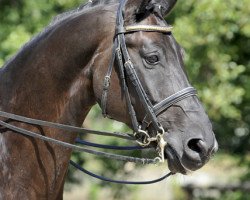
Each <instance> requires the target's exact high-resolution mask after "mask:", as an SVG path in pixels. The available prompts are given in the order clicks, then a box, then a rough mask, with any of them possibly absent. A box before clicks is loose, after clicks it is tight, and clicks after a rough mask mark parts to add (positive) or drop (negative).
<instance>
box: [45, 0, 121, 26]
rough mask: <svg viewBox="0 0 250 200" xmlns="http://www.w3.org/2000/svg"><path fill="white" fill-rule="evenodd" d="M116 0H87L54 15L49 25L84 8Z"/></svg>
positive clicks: (115, 0) (82, 10)
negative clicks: (71, 8)
mask: <svg viewBox="0 0 250 200" xmlns="http://www.w3.org/2000/svg"><path fill="white" fill-rule="evenodd" d="M116 2H117V0H92V1H91V0H89V1H88V2H86V3H83V4H81V5H80V6H79V7H77V8H75V9H73V10H70V11H66V12H64V13H61V14H59V15H57V16H55V17H54V19H53V20H52V21H51V23H50V25H49V26H53V25H55V24H57V23H59V22H61V21H63V20H64V19H67V18H68V17H70V16H72V15H74V14H78V13H81V12H84V11H85V10H86V9H88V8H93V7H95V6H98V5H107V4H111V3H116Z"/></svg>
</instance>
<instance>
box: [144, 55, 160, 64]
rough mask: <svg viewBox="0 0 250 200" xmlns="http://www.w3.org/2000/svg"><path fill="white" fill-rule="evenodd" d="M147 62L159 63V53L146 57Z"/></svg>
mask: <svg viewBox="0 0 250 200" xmlns="http://www.w3.org/2000/svg"><path fill="white" fill-rule="evenodd" d="M145 60H146V62H147V63H148V64H151V65H152V64H157V63H158V62H159V57H158V56H157V55H151V56H147V57H146V59H145Z"/></svg>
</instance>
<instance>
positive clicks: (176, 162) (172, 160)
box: [165, 145, 192, 175]
mask: <svg viewBox="0 0 250 200" xmlns="http://www.w3.org/2000/svg"><path fill="white" fill-rule="evenodd" d="M165 157H166V159H167V161H168V168H169V170H170V171H171V172H172V173H181V174H183V175H187V174H190V173H191V171H192V170H190V169H188V168H187V167H185V166H184V165H183V164H182V162H181V160H180V158H179V157H178V154H177V153H176V152H175V150H174V149H173V148H172V147H171V146H169V145H168V146H167V147H166V149H165Z"/></svg>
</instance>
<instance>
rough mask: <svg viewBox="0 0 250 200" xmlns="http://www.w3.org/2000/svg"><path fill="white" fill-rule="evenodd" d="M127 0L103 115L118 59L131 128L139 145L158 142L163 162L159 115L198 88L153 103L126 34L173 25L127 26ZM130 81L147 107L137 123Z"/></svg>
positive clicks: (106, 85)
mask: <svg viewBox="0 0 250 200" xmlns="http://www.w3.org/2000/svg"><path fill="white" fill-rule="evenodd" d="M125 3H126V0H121V1H120V5H119V8H118V12H117V19H116V32H115V38H114V45H113V50H112V57H111V60H110V64H109V67H108V71H107V74H106V76H105V79H104V84H103V85H104V86H103V93H102V100H101V107H102V113H103V115H104V117H106V116H107V97H108V90H109V86H110V79H111V73H112V69H113V65H114V62H115V61H117V65H118V68H119V75H120V81H121V85H122V91H123V93H124V96H125V99H126V104H127V108H128V113H129V115H130V118H131V122H132V127H133V130H134V136H135V137H136V138H137V139H138V140H137V143H138V144H139V145H140V146H143V147H147V146H149V145H150V144H151V143H152V142H156V143H157V149H158V151H159V156H160V158H161V162H164V147H165V146H166V144H167V142H166V141H164V139H163V134H164V133H165V131H164V129H163V127H162V126H161V124H160V123H159V122H158V119H157V116H158V115H159V114H160V113H162V112H163V111H165V110H167V109H168V108H169V107H171V106H172V105H174V104H175V103H177V102H179V101H181V100H183V99H185V98H187V97H190V96H196V90H195V89H194V88H193V87H187V88H184V89H183V90H180V91H178V92H176V93H175V94H173V95H171V96H169V97H167V98H165V99H163V100H162V101H160V102H159V103H157V104H156V105H153V104H152V103H151V101H150V99H149V97H148V95H147V94H146V92H145V90H144V88H143V86H142V84H141V82H140V79H139V78H138V75H137V73H136V70H135V68H134V65H133V63H132V61H131V59H130V56H129V53H128V50H127V47H126V42H125V34H127V33H134V32H138V31H146V32H162V33H170V32H171V29H172V27H171V26H158V25H130V26H124V16H123V10H124V7H125ZM128 82H130V83H132V84H130V85H132V86H133V87H134V90H135V91H136V93H137V96H138V97H139V101H140V103H141V104H142V105H143V108H144V112H145V117H144V119H143V121H142V122H141V123H139V122H138V119H137V116H136V112H135V109H134V107H133V105H132V102H131V96H130V93H129V89H128ZM149 125H152V126H153V128H154V130H155V132H156V133H157V134H156V135H155V136H150V134H149V133H148V131H147V128H148V127H149Z"/></svg>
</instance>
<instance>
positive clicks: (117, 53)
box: [0, 0, 196, 185]
mask: <svg viewBox="0 0 250 200" xmlns="http://www.w3.org/2000/svg"><path fill="white" fill-rule="evenodd" d="M125 3H126V0H121V1H120V4H119V8H118V11H117V20H116V33H115V38H114V45H113V49H112V57H111V60H110V63H109V67H108V72H107V74H106V76H105V79H104V85H103V94H102V101H101V108H102V114H103V116H104V117H106V116H107V111H106V107H107V106H106V105H107V97H108V90H109V86H110V78H111V74H112V69H113V65H114V62H115V60H116V61H117V63H118V67H119V73H120V80H121V82H122V90H123V92H124V93H125V99H126V104H127V107H128V110H129V114H130V117H131V121H132V126H133V130H134V134H133V135H132V134H127V133H117V132H114V133H111V132H104V131H97V130H91V129H86V128H78V127H74V126H70V125H65V124H59V123H53V122H48V121H42V120H36V119H31V118H27V117H23V116H19V115H15V114H11V113H7V112H3V111H0V117H4V118H7V119H8V120H7V121H3V120H0V133H3V132H5V131H6V130H5V129H10V130H12V131H13V132H15V133H18V134H22V135H26V136H29V137H33V138H37V139H40V140H43V141H46V142H51V143H54V144H58V145H61V146H64V147H66V148H70V149H72V150H75V151H80V152H85V153H89V154H93V155H98V156H103V157H106V158H110V159H115V160H120V161H126V162H135V163H140V164H156V163H159V162H164V148H165V146H166V145H167V142H166V141H165V140H164V139H163V134H164V132H165V131H164V129H163V127H162V126H161V124H160V123H159V122H158V120H157V116H158V115H159V114H160V113H161V112H163V111H165V110H166V109H168V108H169V107H171V106H172V105H173V104H175V103H177V102H178V101H181V100H182V99H185V98H187V97H190V96H195V95H196V90H195V89H194V88H193V87H187V88H185V89H183V90H181V91H179V92H177V93H175V94H173V95H171V96H169V97H167V98H165V99H164V100H162V101H161V102H159V103H157V104H156V105H152V103H151V101H150V100H149V98H148V96H147V95H146V92H145V90H144V89H143V86H142V84H141V82H140V80H139V78H138V76H137V74H136V71H135V68H134V66H133V63H132V62H131V59H130V56H129V54H128V50H127V48H126V43H125V34H126V33H133V32H138V31H148V32H153V31H154V32H155V31H156V32H162V33H170V32H171V29H172V27H171V26H166V27H165V26H154V25H132V26H126V27H124V18H123V9H124V6H125ZM127 77H128V78H129V80H130V81H131V83H132V85H133V86H134V88H135V90H136V92H137V94H138V96H139V100H140V102H141V103H142V105H143V107H144V110H145V113H146V116H145V118H144V120H143V122H142V124H141V125H139V122H138V120H137V117H136V113H135V110H134V107H133V105H132V103H131V98H130V94H129V90H128V86H127V79H126V78H127ZM9 120H13V121H17V122H21V123H27V124H30V125H39V126H47V127H50V128H55V129H61V130H65V131H70V132H75V133H78V134H80V135H82V134H86V133H92V134H96V135H101V136H111V137H118V138H121V139H126V140H132V141H136V142H137V143H138V144H139V146H112V145H102V144H96V143H91V142H87V141H84V140H81V139H79V138H77V139H76V143H78V144H81V145H85V146H90V147H95V148H103V149H113V150H142V149H146V148H152V147H151V146H150V144H151V143H152V142H157V151H158V153H159V157H156V158H154V159H151V158H137V157H130V156H124V155H118V154H112V153H106V152H101V151H97V150H93V149H89V148H86V147H81V146H78V145H74V144H70V143H67V142H63V141H59V140H56V139H53V138H50V137H46V136H43V135H41V134H38V133H35V132H32V131H28V130H25V129H22V128H19V127H17V126H14V125H11V124H9V123H8V121H9ZM149 124H152V125H153V127H154V129H155V130H156V131H157V135H156V136H155V137H150V135H149V134H148V132H147V130H146V129H147V128H148V126H149ZM1 126H2V127H3V128H4V129H1ZM70 164H71V165H72V166H74V167H75V168H77V169H79V170H80V171H82V172H84V173H86V174H88V175H90V176H92V177H94V178H97V179H100V180H103V181H108V182H112V183H119V184H136V185H139V184H152V183H156V182H160V181H162V180H164V179H166V178H167V177H169V176H170V175H173V173H172V172H169V173H167V174H165V175H164V176H162V177H160V178H158V179H155V180H151V181H120V180H113V179H110V178H106V177H103V176H99V175H96V174H94V173H92V172H90V171H88V170H86V169H84V168H83V167H81V166H80V165H79V164H77V163H75V162H73V161H72V160H70Z"/></svg>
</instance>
